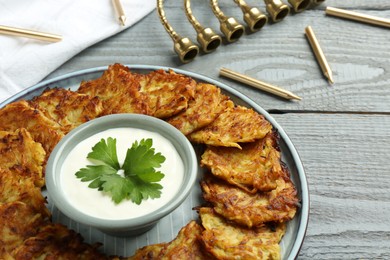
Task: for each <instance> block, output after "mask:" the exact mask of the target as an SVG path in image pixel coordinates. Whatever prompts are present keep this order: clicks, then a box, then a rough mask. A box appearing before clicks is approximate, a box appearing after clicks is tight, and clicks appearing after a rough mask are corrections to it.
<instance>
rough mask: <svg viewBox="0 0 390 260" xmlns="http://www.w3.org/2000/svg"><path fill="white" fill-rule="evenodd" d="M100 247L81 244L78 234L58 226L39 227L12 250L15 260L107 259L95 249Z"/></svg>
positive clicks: (81, 240) (81, 239)
mask: <svg viewBox="0 0 390 260" xmlns="http://www.w3.org/2000/svg"><path fill="white" fill-rule="evenodd" d="M99 246H100V245H99V244H96V245H89V244H86V243H84V242H83V238H82V237H81V235H80V234H78V233H76V232H75V231H73V230H70V229H67V228H66V227H65V226H63V225H60V224H52V223H50V224H47V225H44V226H40V228H39V230H38V231H37V233H36V234H35V235H33V236H31V237H29V238H27V239H26V240H25V241H24V242H23V244H21V245H19V246H18V247H16V248H14V249H13V250H12V252H11V253H10V255H12V257H14V258H15V259H21V260H22V259H26V260H27V259H59V260H61V259H64V260H65V259H80V260H84V259H85V260H90V259H94V260H95V259H96V260H100V259H109V257H107V256H105V255H103V254H102V253H100V252H99V251H98V250H97V249H98V247H99Z"/></svg>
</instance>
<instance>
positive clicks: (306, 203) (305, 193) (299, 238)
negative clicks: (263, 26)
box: [0, 64, 310, 259]
mask: <svg viewBox="0 0 390 260" xmlns="http://www.w3.org/2000/svg"><path fill="white" fill-rule="evenodd" d="M123 65H124V66H126V67H128V68H130V69H138V70H159V69H162V70H165V71H168V70H172V71H174V72H176V73H180V74H183V75H186V76H189V77H192V78H195V79H198V80H202V81H205V82H208V83H211V84H214V85H216V86H218V87H220V88H222V89H224V90H225V91H227V92H230V93H232V94H233V95H235V96H236V97H238V98H240V99H241V100H243V101H244V102H246V103H248V104H249V105H250V106H251V107H253V108H254V109H255V110H257V111H259V112H260V113H261V114H262V115H264V116H265V118H266V119H267V120H269V121H270V122H271V124H272V125H273V126H274V127H275V128H276V129H277V130H278V132H279V135H280V137H281V138H282V139H283V141H284V142H285V144H286V146H287V148H288V149H289V151H290V153H291V156H292V159H293V161H294V164H295V167H296V168H297V173H298V179H299V181H300V184H301V190H302V192H301V194H300V196H301V206H300V208H299V210H300V212H301V216H300V220H299V228H298V232H297V234H296V239H295V241H294V243H293V246H292V248H291V251H290V253H289V254H288V257H287V259H295V258H297V257H298V254H299V252H300V249H301V247H302V245H303V242H304V239H305V237H306V232H307V228H308V224H309V209H310V193H309V187H308V181H307V176H306V173H305V169H304V166H303V163H302V161H301V159H300V155H299V153H298V151H297V149H296V148H295V146H294V144H293V143H292V141H291V139H290V138H289V137H288V135H287V133H286V132H285V131H284V129H283V128H282V127H281V125H280V124H279V123H278V122H277V121H276V120H275V119H274V118H273V117H272V116H271V115H270V114H269V113H268V112H267V111H266V110H265V109H263V108H262V107H261V106H260V105H259V104H257V103H256V102H255V101H253V100H252V99H251V98H249V97H247V96H246V95H244V94H243V93H241V92H239V91H238V90H236V89H234V88H232V87H230V86H228V85H226V84H225V83H222V82H220V81H218V80H215V79H213V78H211V77H209V76H205V75H202V74H199V73H195V72H191V71H188V70H183V69H178V68H173V67H169V66H158V65H140V64H123ZM108 67H109V66H99V67H93V68H88V69H80V70H76V71H73V72H69V73H66V74H63V75H60V76H56V77H53V78H51V79H46V80H43V81H41V82H39V83H37V84H35V85H32V86H30V87H28V88H26V89H24V90H22V91H20V92H18V93H17V94H15V95H13V96H11V97H9V98H7V99H6V100H4V101H3V102H1V103H0V109H1V108H3V107H4V106H5V105H7V104H9V103H11V102H14V101H17V100H19V99H20V98H22V97H23V96H25V95H28V94H29V93H32V92H35V91H37V90H38V89H40V88H42V87H43V86H46V85H50V84H53V83H55V82H58V81H62V80H66V79H69V78H73V77H77V76H81V75H86V74H90V73H97V72H103V71H104V70H106V69H107V68H108Z"/></svg>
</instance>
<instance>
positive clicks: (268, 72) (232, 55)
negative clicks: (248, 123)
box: [48, 0, 390, 259]
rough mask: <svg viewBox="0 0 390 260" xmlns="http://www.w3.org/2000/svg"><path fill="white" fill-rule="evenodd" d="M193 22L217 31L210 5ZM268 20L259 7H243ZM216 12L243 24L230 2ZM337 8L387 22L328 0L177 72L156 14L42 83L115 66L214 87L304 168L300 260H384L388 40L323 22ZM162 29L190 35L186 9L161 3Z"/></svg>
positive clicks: (378, 5)
mask: <svg viewBox="0 0 390 260" xmlns="http://www.w3.org/2000/svg"><path fill="white" fill-rule="evenodd" d="M191 3H192V4H191V6H192V9H193V13H194V15H195V16H196V17H197V19H198V20H199V21H200V22H201V23H202V24H203V25H205V26H210V27H212V28H214V30H216V31H219V29H218V28H219V23H218V21H217V20H216V18H215V17H214V16H213V14H212V12H211V10H210V7H209V4H208V1H200V0H192V1H191ZM247 3H248V4H252V5H256V4H257V5H258V6H259V7H260V8H262V9H263V10H264V3H263V1H257V2H255V1H249V0H248V1H247ZM220 5H221V9H222V10H223V11H224V12H225V13H226V14H229V15H232V16H234V17H236V18H237V19H239V20H240V21H242V14H241V11H240V10H239V9H238V8H237V7H236V5H235V4H234V3H233V1H220ZM326 6H333V7H339V8H345V9H348V10H353V11H357V12H362V13H367V14H370V15H376V16H379V17H386V18H390V1H389V0H372V1H367V0H344V1H337V0H328V1H326V2H325V3H324V4H322V5H320V6H317V7H314V8H311V9H308V10H306V11H304V12H303V13H300V14H293V15H289V16H288V17H287V18H286V19H285V20H284V21H282V22H279V23H276V24H272V23H271V24H268V25H266V26H265V27H264V28H263V29H262V30H261V31H259V32H257V33H253V34H247V35H244V36H243V37H242V38H241V39H240V40H239V41H238V42H236V43H232V44H226V43H225V44H223V45H222V46H221V47H220V48H219V49H218V50H217V51H216V52H214V53H211V54H207V55H206V54H201V55H200V56H199V57H197V58H196V60H194V61H193V62H191V63H188V64H181V63H180V62H179V61H178V58H177V56H176V54H175V53H174V52H173V50H172V46H173V45H172V40H171V39H170V38H169V36H168V35H167V33H166V32H165V30H164V29H163V27H162V26H161V24H160V22H159V19H158V17H157V14H156V12H153V13H151V14H150V15H149V16H147V17H146V18H145V19H143V20H142V21H140V22H139V23H138V24H136V25H134V26H133V27H132V28H130V29H128V30H126V31H124V32H122V33H120V34H118V35H116V36H114V37H111V38H110V39H107V40H105V41H103V42H101V43H98V44H96V45H94V46H91V47H90V48H88V49H87V50H85V51H83V52H81V53H80V54H79V55H76V56H75V57H74V58H73V59H71V60H70V61H68V62H67V63H65V64H64V65H63V66H61V67H60V68H59V69H58V70H56V71H55V72H53V73H52V74H51V75H49V76H48V78H52V77H55V76H59V75H62V74H65V73H68V72H72V71H75V70H79V69H86V68H91V67H98V66H107V65H109V64H112V63H115V62H120V63H124V64H147V65H162V66H170V67H175V68H180V69H184V70H188V71H192V72H196V73H200V74H203V75H206V76H208V77H211V78H214V79H218V80H220V81H221V82H224V83H226V84H228V85H230V86H232V87H233V88H235V89H237V90H238V91H240V92H242V93H244V94H245V95H247V96H249V97H250V98H251V99H253V100H254V101H256V103H258V104H259V105H260V106H262V107H263V108H265V109H266V110H269V111H270V112H272V115H273V116H274V117H275V119H276V120H277V121H278V122H279V123H280V124H281V125H282V127H283V128H284V129H285V130H286V132H287V133H288V135H289V136H290V138H291V139H292V141H293V143H294V144H295V146H296V147H297V150H298V152H299V154H300V156H301V158H302V161H303V164H304V166H305V169H306V172H307V177H308V181H309V188H310V195H311V210H310V223H309V228H308V231H307V237H306V240H305V242H304V245H303V247H302V250H301V252H300V255H299V259H390V188H389V187H390V170H389V169H390V131H389V129H390V30H388V29H385V28H381V27H376V26H371V25H365V24H361V23H357V22H352V21H347V20H343V19H339V18H335V17H329V16H326V15H325V12H324V10H325V7H326ZM165 8H166V10H165V11H166V14H167V18H168V21H169V22H170V23H171V25H172V26H173V27H174V29H175V30H176V31H177V32H178V33H179V34H181V35H182V36H188V37H190V38H191V39H193V40H194V41H195V37H196V34H195V32H194V30H193V28H192V27H191V26H190V24H189V23H188V22H187V20H186V18H185V15H184V13H183V7H182V1H174V0H167V1H165ZM307 25H311V26H312V28H313V30H314V31H315V33H316V35H317V38H318V40H319V42H320V44H321V46H322V48H323V50H324V53H325V55H326V57H327V58H328V61H329V63H330V66H331V68H332V70H333V72H334V78H335V81H336V83H335V84H334V85H333V86H330V85H329V84H328V83H327V81H326V79H325V78H324V77H323V75H322V73H321V71H320V69H319V66H318V64H317V62H316V60H315V58H314V55H313V53H312V52H311V49H310V47H309V44H308V42H307V40H306V39H305V36H304V28H305V27H306V26H307ZM221 67H227V68H230V69H232V70H236V71H238V72H241V73H245V74H247V75H250V76H252V77H256V78H258V79H260V80H263V81H266V82H269V83H272V84H275V85H278V86H280V87H283V88H285V89H287V90H290V91H291V92H293V93H295V94H297V95H299V96H301V97H302V98H303V100H302V101H299V102H295V101H285V100H284V99H281V98H277V97H274V96H272V95H270V94H267V93H264V92H261V91H259V90H254V89H251V88H249V87H247V86H244V85H242V84H239V83H235V82H232V81H229V80H227V79H224V78H220V77H219V76H218V72H219V69H220V68H221Z"/></svg>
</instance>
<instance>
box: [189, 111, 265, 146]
mask: <svg viewBox="0 0 390 260" xmlns="http://www.w3.org/2000/svg"><path fill="white" fill-rule="evenodd" d="M271 129H272V125H271V124H270V123H269V122H268V121H267V120H266V119H265V118H264V116H262V115H260V114H258V113H257V112H255V111H254V110H253V109H249V108H246V107H242V106H237V107H234V108H230V109H227V110H226V111H224V112H223V113H221V114H220V115H219V116H218V117H217V118H216V119H215V120H214V122H212V123H211V124H209V125H208V126H206V127H204V128H202V129H200V130H199V131H196V132H193V133H192V134H190V135H189V136H188V138H189V139H190V140H191V141H193V142H196V143H203V144H208V145H213V146H226V147H237V148H239V149H241V146H240V145H239V144H238V143H246V142H253V141H255V140H256V139H261V138H263V137H264V136H266V134H268V133H269V132H270V131H271Z"/></svg>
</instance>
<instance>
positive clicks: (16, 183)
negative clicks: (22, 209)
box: [0, 167, 51, 217]
mask: <svg viewBox="0 0 390 260" xmlns="http://www.w3.org/2000/svg"><path fill="white" fill-rule="evenodd" d="M17 201H19V202H22V203H25V204H26V205H29V206H31V207H32V208H33V209H34V210H35V212H37V213H40V214H41V215H42V216H46V217H50V215H51V214H50V211H49V210H48V208H47V207H46V199H45V198H44V197H43V196H42V193H41V189H40V188H39V187H36V186H35V184H34V179H33V178H31V177H26V176H25V175H19V174H15V173H13V172H11V171H9V170H8V169H2V168H1V167H0V204H6V203H12V202H17Z"/></svg>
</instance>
